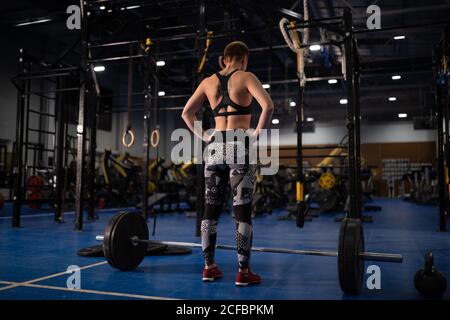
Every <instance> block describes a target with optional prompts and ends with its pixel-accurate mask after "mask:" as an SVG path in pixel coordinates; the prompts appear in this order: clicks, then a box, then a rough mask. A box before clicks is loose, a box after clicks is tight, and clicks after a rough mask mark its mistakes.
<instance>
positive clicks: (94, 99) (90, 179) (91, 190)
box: [86, 84, 101, 220]
mask: <svg viewBox="0 0 450 320" xmlns="http://www.w3.org/2000/svg"><path fill="white" fill-rule="evenodd" d="M94 92H96V91H95V89H94V84H92V86H91V95H90V97H91V99H90V101H91V110H89V111H90V114H89V116H90V121H89V123H90V130H89V163H88V168H89V170H88V172H89V174H88V175H87V177H86V178H87V187H88V188H87V189H88V220H95V219H96V218H97V217H96V215H95V205H96V201H95V200H96V184H95V177H96V174H95V160H96V158H97V118H98V109H99V104H100V99H101V97H100V96H98V95H96V94H94Z"/></svg>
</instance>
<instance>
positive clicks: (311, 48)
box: [309, 44, 322, 51]
mask: <svg viewBox="0 0 450 320" xmlns="http://www.w3.org/2000/svg"><path fill="white" fill-rule="evenodd" d="M321 48H322V47H321V46H320V44H312V45H310V46H309V50H311V51H319V50H320V49H321Z"/></svg>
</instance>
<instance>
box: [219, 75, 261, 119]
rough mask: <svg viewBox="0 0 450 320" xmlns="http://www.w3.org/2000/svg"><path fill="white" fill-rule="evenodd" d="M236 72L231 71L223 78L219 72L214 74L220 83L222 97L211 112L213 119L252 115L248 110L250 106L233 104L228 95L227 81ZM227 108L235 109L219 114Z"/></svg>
mask: <svg viewBox="0 0 450 320" xmlns="http://www.w3.org/2000/svg"><path fill="white" fill-rule="evenodd" d="M236 71H238V70H234V71H232V72H231V73H230V74H228V75H226V76H223V75H221V74H220V73H219V72H216V76H217V78H219V81H220V93H221V95H222V100H221V101H220V103H219V104H218V105H217V106H216V107H215V108H214V109H213V110H212V111H213V114H214V117H228V116H238V115H247V114H252V110H251V108H250V105H249V106H247V107H244V106H240V105H238V104H237V103H235V102H233V101H232V100H231V98H230V96H229V95H228V80H230V77H231V76H232V75H233V73H235V72H236ZM228 106H230V107H232V108H234V109H236V110H235V111H225V112H219V111H220V110H222V109H225V110H226V109H227V108H228Z"/></svg>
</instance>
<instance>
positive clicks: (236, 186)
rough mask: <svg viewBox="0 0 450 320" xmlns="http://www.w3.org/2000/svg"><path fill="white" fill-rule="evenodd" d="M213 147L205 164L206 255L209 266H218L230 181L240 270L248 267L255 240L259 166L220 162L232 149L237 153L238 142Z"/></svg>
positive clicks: (212, 145) (204, 228)
mask: <svg viewBox="0 0 450 320" xmlns="http://www.w3.org/2000/svg"><path fill="white" fill-rule="evenodd" d="M210 146H211V147H213V150H208V157H207V159H206V163H205V214H204V216H203V219H202V224H201V233H202V248H203V256H204V258H205V262H206V264H207V265H211V264H214V253H215V247H216V239H217V224H218V221H219V216H220V212H221V210H222V205H223V204H224V202H225V201H226V188H227V184H228V181H229V182H230V185H231V190H232V193H233V212H234V215H235V220H236V245H237V255H238V261H239V268H247V267H248V265H249V259H250V251H251V247H252V237H253V226H252V219H251V213H252V200H253V192H254V189H255V169H256V167H255V165H250V164H246V163H245V161H241V162H238V161H230V162H233V163H230V162H228V161H220V159H221V157H222V159H223V158H224V156H225V157H226V154H227V151H228V150H230V148H232V149H234V151H236V143H220V144H219V143H212V144H210ZM235 160H236V159H235ZM223 162H226V163H223ZM236 162H237V163H236Z"/></svg>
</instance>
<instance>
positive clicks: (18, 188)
mask: <svg viewBox="0 0 450 320" xmlns="http://www.w3.org/2000/svg"><path fill="white" fill-rule="evenodd" d="M19 66H20V72H22V73H25V72H26V66H25V61H24V51H23V49H20V50H19ZM25 103H26V95H25V81H24V80H19V83H18V91H17V118H16V142H15V145H16V150H15V157H14V160H15V163H14V170H13V174H14V188H13V189H14V191H13V216H12V227H13V228H20V211H21V210H20V209H21V205H22V200H23V190H22V189H23V185H22V179H23V129H24V128H23V126H24V122H25V119H24V117H25Z"/></svg>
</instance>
